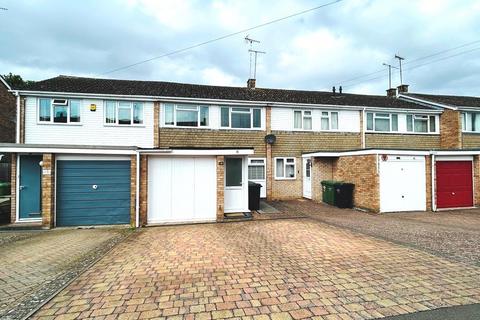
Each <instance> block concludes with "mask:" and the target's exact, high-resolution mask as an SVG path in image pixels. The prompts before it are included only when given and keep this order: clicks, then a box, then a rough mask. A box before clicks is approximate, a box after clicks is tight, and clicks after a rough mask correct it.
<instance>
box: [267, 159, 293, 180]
mask: <svg viewBox="0 0 480 320" xmlns="http://www.w3.org/2000/svg"><path fill="white" fill-rule="evenodd" d="M273 159H274V163H273V165H274V166H275V180H296V179H297V158H295V157H275V158H273ZM292 159H293V163H292V162H287V160H292ZM277 160H283V174H284V175H283V177H279V176H278V175H277ZM287 165H293V177H286V176H285V174H286V172H287Z"/></svg>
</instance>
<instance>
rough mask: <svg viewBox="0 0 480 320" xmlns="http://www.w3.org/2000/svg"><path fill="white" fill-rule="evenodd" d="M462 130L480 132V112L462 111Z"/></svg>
mask: <svg viewBox="0 0 480 320" xmlns="http://www.w3.org/2000/svg"><path fill="white" fill-rule="evenodd" d="M462 131H464V132H480V112H464V113H462Z"/></svg>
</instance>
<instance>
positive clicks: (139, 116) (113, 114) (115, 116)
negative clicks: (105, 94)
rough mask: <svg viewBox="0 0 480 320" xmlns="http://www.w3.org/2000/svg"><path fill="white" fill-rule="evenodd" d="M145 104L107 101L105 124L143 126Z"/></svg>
mask: <svg viewBox="0 0 480 320" xmlns="http://www.w3.org/2000/svg"><path fill="white" fill-rule="evenodd" d="M143 111H144V110H143V103H141V102H129V101H106V102H105V124H107V125H142V124H143V116H144V113H143Z"/></svg>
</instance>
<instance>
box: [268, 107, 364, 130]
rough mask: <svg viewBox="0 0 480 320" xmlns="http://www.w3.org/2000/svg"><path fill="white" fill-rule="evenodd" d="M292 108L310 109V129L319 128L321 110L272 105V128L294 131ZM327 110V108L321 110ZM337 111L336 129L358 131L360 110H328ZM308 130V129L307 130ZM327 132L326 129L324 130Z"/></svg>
mask: <svg viewBox="0 0 480 320" xmlns="http://www.w3.org/2000/svg"><path fill="white" fill-rule="evenodd" d="M293 110H311V111H312V130H311V131H322V130H321V116H322V110H320V109H308V108H279V107H272V117H271V118H272V130H279V131H295V130H297V129H294V128H293ZM323 111H327V110H323ZM328 111H335V112H338V130H334V131H333V132H335V131H341V132H360V111H356V110H333V109H332V110H328ZM309 131H310V130H309ZM326 132H328V131H326Z"/></svg>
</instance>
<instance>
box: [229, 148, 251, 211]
mask: <svg viewBox="0 0 480 320" xmlns="http://www.w3.org/2000/svg"><path fill="white" fill-rule="evenodd" d="M245 168H246V159H245V158H244V157H226V158H225V194H224V197H225V204H224V206H225V208H224V211H225V212H226V213H229V212H246V211H248V193H247V191H248V178H247V175H246V171H247V170H246V169H245Z"/></svg>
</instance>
